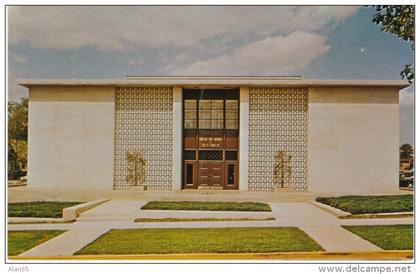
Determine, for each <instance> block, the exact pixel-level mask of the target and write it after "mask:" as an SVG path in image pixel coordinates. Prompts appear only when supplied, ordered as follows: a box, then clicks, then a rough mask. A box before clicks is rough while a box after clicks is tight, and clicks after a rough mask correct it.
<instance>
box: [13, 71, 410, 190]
mask: <svg viewBox="0 0 420 274" xmlns="http://www.w3.org/2000/svg"><path fill="white" fill-rule="evenodd" d="M19 84H20V85H22V86H24V87H27V88H28V89H29V141H28V142H29V156H28V186H29V187H32V188H55V189H62V190H63V191H64V190H66V189H87V190H92V191H94V190H95V189H101V190H104V189H106V190H119V189H125V190H127V191H130V189H133V188H134V189H136V188H138V187H141V186H142V185H146V186H147V189H148V190H181V189H218V190H220V189H224V190H239V191H276V190H277V189H278V188H279V186H282V187H283V188H284V189H286V190H288V191H297V192H322V193H329V192H331V193H336V192H347V193H354V192H360V193H374V192H393V191H396V190H398V186H399V90H400V89H402V88H405V87H407V86H408V84H407V83H406V82H405V81H399V80H375V81H373V80H313V79H307V78H302V77H134V76H133V77H130V76H129V77H127V78H126V79H123V80H21V81H19ZM279 182H281V184H279Z"/></svg>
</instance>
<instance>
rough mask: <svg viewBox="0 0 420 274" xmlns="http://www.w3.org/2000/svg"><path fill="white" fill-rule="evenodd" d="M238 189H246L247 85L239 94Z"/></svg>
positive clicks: (247, 139)
mask: <svg viewBox="0 0 420 274" xmlns="http://www.w3.org/2000/svg"><path fill="white" fill-rule="evenodd" d="M239 98H240V99H239V121H240V124H239V190H240V191H248V141H249V134H248V128H249V119H248V116H249V87H241V88H240V94H239Z"/></svg>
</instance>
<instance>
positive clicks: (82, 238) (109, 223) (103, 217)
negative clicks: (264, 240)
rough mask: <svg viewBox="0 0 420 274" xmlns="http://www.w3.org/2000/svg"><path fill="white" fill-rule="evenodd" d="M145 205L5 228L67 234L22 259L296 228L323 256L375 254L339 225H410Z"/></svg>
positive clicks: (294, 207) (308, 209)
mask: <svg viewBox="0 0 420 274" xmlns="http://www.w3.org/2000/svg"><path fill="white" fill-rule="evenodd" d="M145 203H146V201H138V200H111V201H109V202H107V203H105V204H102V205H100V206H98V207H96V208H94V209H92V210H89V211H87V212H85V213H82V214H81V216H80V217H79V218H78V219H77V221H76V222H74V223H69V224H19V225H9V226H8V228H9V231H16V230H46V229H59V230H67V232H65V233H63V234H61V235H59V236H57V237H55V238H53V239H51V240H49V241H47V242H45V243H43V244H41V245H39V246H36V247H34V248H32V249H30V250H28V251H26V252H24V253H22V254H20V255H19V256H20V257H26V256H70V255H73V254H74V253H75V252H77V251H79V250H80V249H81V248H83V247H84V246H86V245H87V244H89V243H91V242H92V241H94V240H95V239H97V238H98V237H100V236H101V235H103V234H104V233H106V232H107V231H109V230H110V229H128V228H139V229H141V228H205V227H298V228H300V229H301V230H303V231H304V232H305V233H307V234H308V235H309V236H310V237H311V238H312V239H314V240H315V241H316V242H318V244H319V245H321V246H322V247H323V248H324V249H325V251H327V252H375V251H381V250H382V249H381V248H379V247H377V246H375V245H373V244H372V243H370V242H368V241H366V240H363V239H362V238H360V237H359V236H357V235H355V234H353V233H351V232H349V231H347V230H345V229H344V228H342V227H341V226H342V225H391V224H412V223H413V219H412V218H395V219H394V218H387V219H339V218H337V217H336V216H333V215H331V214H330V213H328V212H326V211H324V210H322V209H320V208H318V207H315V206H313V205H312V204H310V203H306V202H297V203H270V205H271V207H272V212H227V211H224V212H220V211H171V210H141V209H140V208H141V207H142V206H143V205H144V204H145ZM170 217H175V218H269V217H274V218H275V219H276V220H275V221H229V222H226V221H224V222H223V221H220V222H167V223H135V222H134V220H135V219H136V218H170Z"/></svg>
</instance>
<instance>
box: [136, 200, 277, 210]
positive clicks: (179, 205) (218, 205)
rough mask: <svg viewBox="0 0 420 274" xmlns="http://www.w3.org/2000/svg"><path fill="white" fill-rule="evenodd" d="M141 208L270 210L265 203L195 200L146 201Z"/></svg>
mask: <svg viewBox="0 0 420 274" xmlns="http://www.w3.org/2000/svg"><path fill="white" fill-rule="evenodd" d="M141 209H149V210H198V211H266V212H267V211H271V207H270V206H269V205H268V204H265V203H255V202H243V203H239V202H196V201H153V202H148V203H147V204H145V205H144V206H143V207H142V208H141Z"/></svg>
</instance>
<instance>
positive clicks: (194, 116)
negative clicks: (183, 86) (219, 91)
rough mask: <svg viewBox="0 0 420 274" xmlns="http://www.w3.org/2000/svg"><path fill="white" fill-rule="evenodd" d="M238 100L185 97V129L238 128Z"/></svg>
mask: <svg viewBox="0 0 420 274" xmlns="http://www.w3.org/2000/svg"><path fill="white" fill-rule="evenodd" d="M238 103H239V101H238V100H231V99H229V100H223V99H198V100H196V99H185V100H184V128H185V129H197V128H199V129H238V128H239V106H238Z"/></svg>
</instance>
